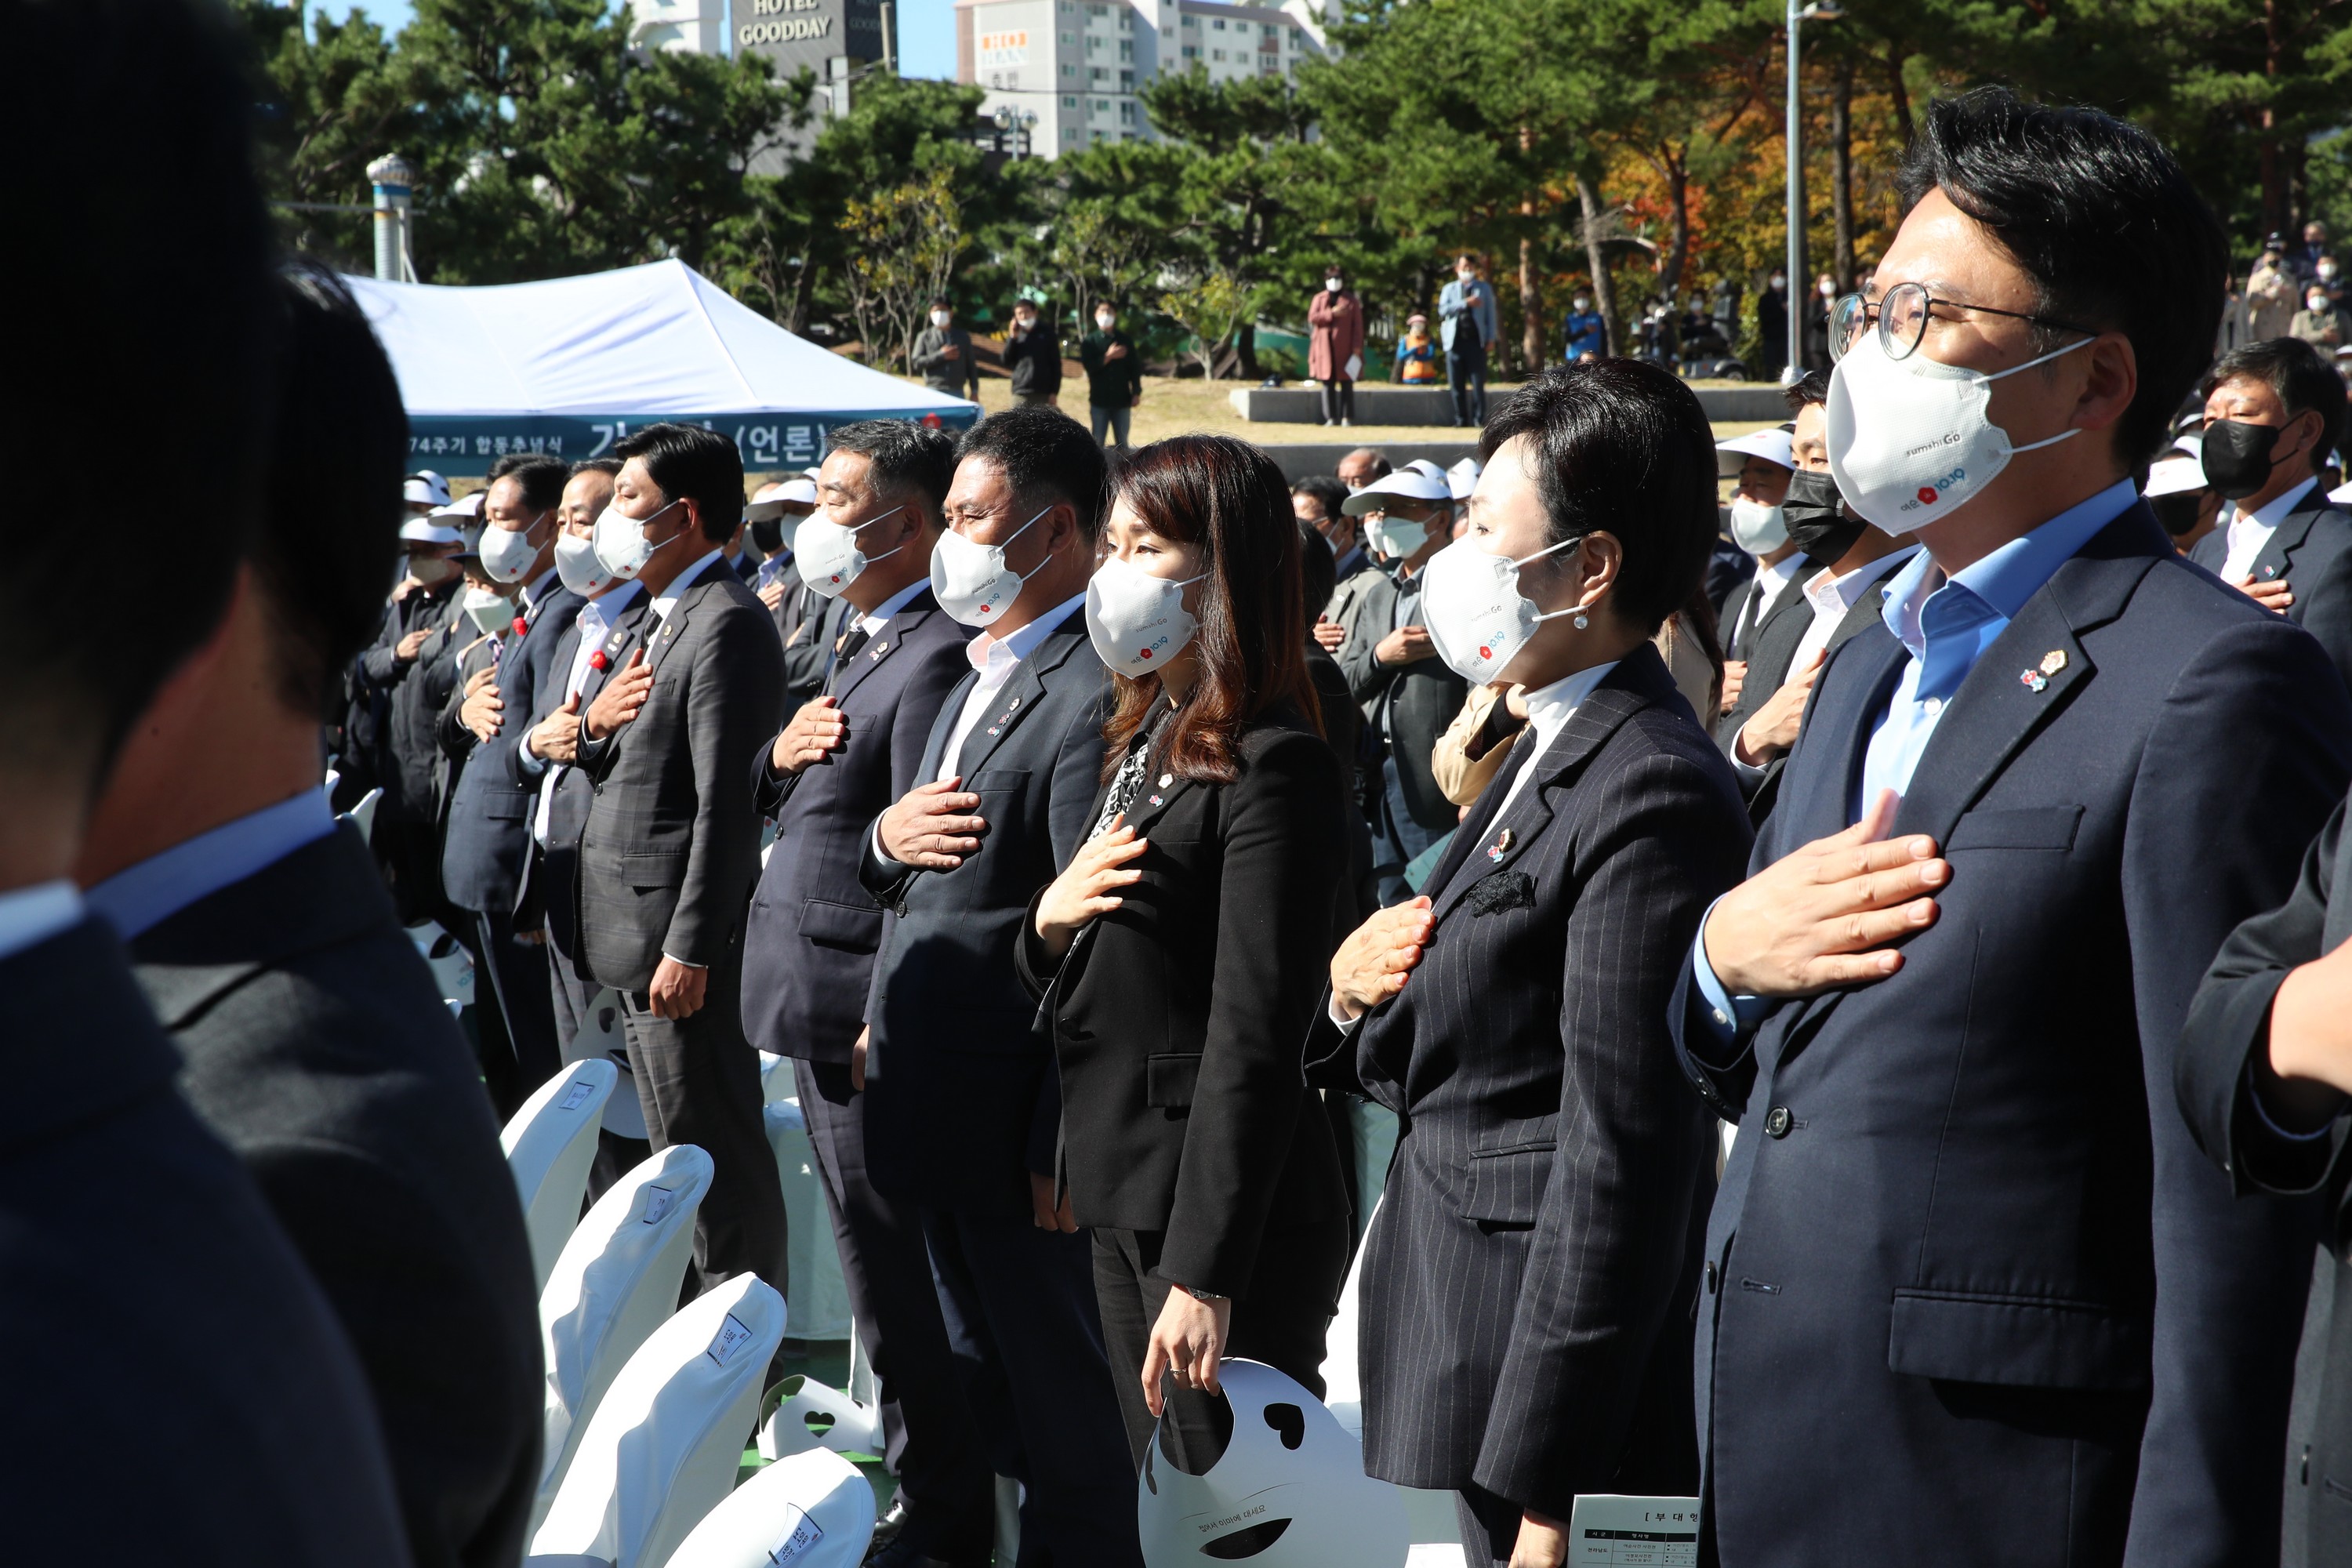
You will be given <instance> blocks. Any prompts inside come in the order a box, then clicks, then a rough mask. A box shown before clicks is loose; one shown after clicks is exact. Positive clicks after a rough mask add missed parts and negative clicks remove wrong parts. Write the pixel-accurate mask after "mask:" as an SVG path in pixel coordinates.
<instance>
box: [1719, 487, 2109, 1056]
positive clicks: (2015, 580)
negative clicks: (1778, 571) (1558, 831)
mask: <svg viewBox="0 0 2352 1568" xmlns="http://www.w3.org/2000/svg"><path fill="white" fill-rule="evenodd" d="M2137 500H2139V493H2138V491H2137V489H2134V488H2133V485H2132V482H2131V481H2130V480H2129V479H2118V480H2116V482H2115V483H2114V484H2112V485H2110V486H2108V487H2107V488H2106V489H2103V490H2101V491H2100V492H2099V493H2098V494H2097V495H2095V496H2093V497H2092V498H2091V499H2090V500H2086V501H2083V502H2081V503H2079V504H2078V505H2075V506H2071V507H2068V508H2067V509H2066V510H2064V511H2062V512H2060V513H2059V514H2058V515H2057V516H2056V517H2053V518H2052V519H2051V520H2050V521H2048V522H2045V523H2043V524H2042V526H2041V527H2039V528H2037V529H2035V530H2034V531H2032V532H2031V533H2028V534H2024V535H2022V536H2021V537H2020V538H2017V539H2012V540H2011V541H2010V542H2008V543H2007V544H2004V545H2002V546H2001V547H2000V549H1998V550H1996V551H1994V552H1992V553H1990V555H1987V556H1986V557H1985V558H1984V559H1982V560H1981V561H1978V562H1975V563H1972V564H1970V565H1968V566H1964V567H1962V568H1961V569H1960V570H1959V571H1958V572H1956V573H1954V574H1952V575H1951V576H1950V577H1948V578H1947V577H1946V576H1945V575H1944V574H1943V573H1942V571H1941V569H1939V568H1938V567H1937V565H1936V563H1935V559H1934V558H1933V557H1932V556H1930V555H1929V554H1928V553H1927V552H1926V551H1921V552H1919V553H1918V554H1917V555H1915V556H1913V557H1912V558H1911V562H1910V563H1909V564H1908V565H1906V566H1905V567H1904V568H1903V570H1902V571H1900V572H1898V573H1896V574H1895V577H1894V579H1893V580H1892V581H1891V582H1889V583H1888V584H1886V585H1885V587H1884V588H1882V589H1880V590H1879V592H1880V594H1881V595H1883V596H1884V598H1885V604H1886V609H1885V619H1886V629H1887V630H1888V631H1890V632H1893V633H1894V634H1895V638H1896V640H1897V641H1899V642H1901V643H1902V645H1903V646H1904V647H1906V649H1908V650H1909V651H1910V655H1911V657H1910V658H1908V659H1906V660H1905V661H1904V666H1903V673H1902V675H1901V676H1900V677H1898V678H1897V679H1896V680H1895V694H1894V697H1893V698H1892V699H1891V700H1889V701H1888V703H1887V709H1886V711H1885V713H1883V714H1881V715H1880V716H1879V720H1878V723H1877V725H1876V727H1875V728H1874V730H1873V731H1871V736H1870V749H1869V751H1868V752H1865V753H1864V758H1863V764H1862V783H1861V787H1860V789H1859V790H1858V791H1857V793H1856V794H1855V795H1854V798H1853V800H1852V801H1850V802H1848V803H1847V808H1846V820H1847V821H1848V822H1859V821H1861V820H1862V814H1863V810H1864V806H1865V805H1867V804H1868V803H1869V802H1871V801H1874V800H1875V799H1877V798H1878V792H1879V791H1881V790H1889V789H1891V790H1893V791H1894V792H1895V794H1896V795H1904V794H1906V793H1907V792H1908V791H1909V790H1910V788H1911V775H1912V773H1914V772H1915V771H1916V769H1917V768H1918V766H1919V759H1920V757H1921V756H1922V755H1924V754H1925V753H1926V752H1927V742H1929V741H1930V740H1931V739H1933V738H1934V736H1935V733H1936V726H1937V723H1939V722H1940V721H1942V719H1943V717H1944V710H1945V708H1946V707H1947V706H1948V705H1949V703H1950V702H1951V700H1952V698H1953V696H1954V695H1955V694H1956V693H1958V690H1959V689H1960V682H1962V681H1963V680H1966V679H1968V674H1969V670H1971V669H1974V668H1976V663H1977V660H1978V659H1979V658H1982V657H1983V656H1984V651H1985V649H1987V648H1989V647H1992V645H1993V641H1994V639H1995V638H1997V637H2000V634H2001V633H2002V632H2004V631H2006V630H2008V629H2009V623H2010V622H2011V619H2013V618H2014V617H2015V616H2016V615H2017V613H2018V611H2020V610H2021V609H2023V608H2024V607H2025V602H2026V601H2027V600H2028V599H2031V598H2032V597H2033V595H2035V594H2037V593H2039V592H2040V591H2041V590H2042V584H2045V583H2047V582H2049V581H2050V579H2051V578H2052V577H2053V575H2055V574H2056V573H2057V571H2058V568H2059V567H2061V566H2063V565H2064V564H2065V563H2067V562H2069V561H2071V560H2073V559H2074V554H2075V552H2077V551H2079V550H2081V549H2082V548H2083V546H2084V545H2085V544H2088V543H2089V542H2091V540H2092V538H2093V537H2094V536H2095V535H2096V534H2097V533H2098V532H2099V531H2100V530H2102V529H2104V528H2105V527H2106V526H2107V524H2109V523H2111V522H2113V521H2115V520H2116V518H2118V517H2120V516H2121V515H2123V512H2124V510H2125V509H2126V508H2127V507H2130V506H2131V505H2133V504H2134V503H2135V502H2137ZM1714 913H1715V910H1714V907H1713V906H1712V905H1710V906H1709V907H1708V909H1707V914H1708V915H1710V916H1711V915H1713V914H1714ZM1699 933H1700V934H1699V940H1698V942H1696V944H1694V945H1693V946H1692V948H1691V969H1692V972H1693V973H1694V974H1695V975H1696V978H1697V980H1698V989H1699V994H1701V995H1702V996H1704V997H1706V1005H1707V1008H1708V1016H1709V1020H1710V1021H1711V1022H1712V1023H1713V1024H1714V1025H1715V1026H1716V1031H1717V1034H1718V1035H1720V1036H1721V1037H1723V1038H1724V1039H1726V1040H1728V1039H1730V1038H1731V1037H1733V1035H1734V1034H1735V1032H1736V1031H1737V1030H1738V1028H1740V1027H1744V1026H1747V1025H1748V1024H1751V1023H1753V1022H1754V1021H1755V1020H1756V1019H1757V1018H1759V1017H1760V1016H1762V1015H1763V1014H1764V1012H1765V1011H1766V1010H1767V1009H1768V1008H1769V1006H1770V1005H1771V1003H1770V1000H1769V998H1766V997H1761V996H1738V997H1735V996H1732V995H1730V994H1728V993H1727V992H1726V991H1725V989H1724V985H1723V982H1722V981H1720V980H1718V979H1717V978H1716V974H1715V971H1714V970H1713V969H1712V968H1710V967H1709V966H1708V964H1707V962H1706V920H1705V919H1704V918H1702V919H1701V921H1699Z"/></svg>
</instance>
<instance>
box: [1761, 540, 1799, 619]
mask: <svg viewBox="0 0 2352 1568" xmlns="http://www.w3.org/2000/svg"><path fill="white" fill-rule="evenodd" d="M1806 560H1807V556H1806V554H1805V552H1803V551H1801V550H1792V551H1790V552H1789V553H1788V555H1787V556H1786V557H1785V558H1784V559H1782V560H1780V561H1775V562H1774V563H1772V564H1770V565H1769V566H1767V565H1764V564H1763V563H1760V562H1759V563H1758V564H1757V567H1756V586H1754V587H1753V588H1750V589H1748V598H1749V599H1750V600H1752V601H1753V602H1754V603H1755V605H1756V606H1757V608H1758V611H1759V614H1760V613H1761V612H1762V611H1764V610H1769V609H1770V608H1771V607H1772V601H1773V600H1775V599H1777V598H1779V597H1780V590H1781V589H1783V588H1785V587H1787V586H1788V585H1789V584H1790V583H1792V582H1794V581H1795V580H1796V576H1797V573H1798V571H1799V569H1800V568H1801V567H1802V566H1803V565H1804V564H1805V562H1806Z"/></svg>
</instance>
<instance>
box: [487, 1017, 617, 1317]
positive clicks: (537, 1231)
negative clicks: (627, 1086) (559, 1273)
mask: <svg viewBox="0 0 2352 1568" xmlns="http://www.w3.org/2000/svg"><path fill="white" fill-rule="evenodd" d="M620 1076H621V1075H620V1069H618V1068H615V1067H614V1066H613V1064H612V1063H610V1062H581V1063H579V1064H578V1065H577V1066H575V1067H573V1068H572V1069H571V1070H570V1071H568V1072H562V1073H559V1074H557V1075H556V1076H555V1077H553V1078H551V1079H548V1080H547V1081H546V1082H545V1083H543V1084H541V1085H540V1086H539V1087H538V1088H537V1089H533V1090H532V1091H531V1095H530V1099H529V1100H524V1101H523V1102H522V1108H521V1109H520V1110H517V1111H516V1112H515V1113H514V1120H513V1121H509V1122H508V1123H507V1125H506V1130H505V1131H502V1132H500V1133H499V1147H500V1148H502V1149H504V1150H505V1151H506V1153H507V1168H508V1169H509V1170H510V1171H512V1172H513V1173H514V1179H515V1186H516V1188H517V1189H518V1190H519V1191H520V1193H521V1194H522V1213H523V1222H524V1224H525V1226H527V1227H528V1229H529V1230H530V1263H531V1269H532V1271H533V1273H534V1274H535V1276H536V1283H537V1284H538V1286H539V1288H540V1289H542V1290H544V1289H547V1277H548V1275H549V1274H550V1273H551V1272H552V1271H553V1270H554V1268H555V1259H556V1258H557V1256H558V1255H559V1254H561V1253H562V1250H563V1243H564V1241H565V1239H566V1238H567V1237H570V1236H571V1234H572V1227H573V1226H576V1225H578V1224H579V1223H580V1197H581V1194H583V1193H585V1192H586V1191H587V1190H588V1167H589V1166H590V1165H591V1164H593V1163H594V1162H595V1159H596V1123H597V1121H598V1119H599V1118H600V1117H602V1116H603V1115H604V1101H605V1100H609V1099H610V1098H612V1093H613V1084H614V1081H615V1080H616V1079H619V1077H620Z"/></svg>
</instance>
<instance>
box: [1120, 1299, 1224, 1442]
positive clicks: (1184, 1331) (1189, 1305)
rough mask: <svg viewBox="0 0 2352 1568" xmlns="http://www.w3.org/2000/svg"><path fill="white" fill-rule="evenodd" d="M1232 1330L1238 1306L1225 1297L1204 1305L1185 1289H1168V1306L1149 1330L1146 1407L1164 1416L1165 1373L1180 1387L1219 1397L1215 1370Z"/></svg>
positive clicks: (1146, 1356)
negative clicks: (1161, 1410)
mask: <svg viewBox="0 0 2352 1568" xmlns="http://www.w3.org/2000/svg"><path fill="white" fill-rule="evenodd" d="M1233 1326H1234V1304H1233V1302H1232V1301H1230V1300H1226V1299H1225V1298H1224V1297H1223V1296H1218V1297H1214V1298H1212V1299H1211V1300H1206V1301H1203V1300H1200V1299H1199V1298H1198V1297H1196V1296H1194V1295H1193V1294H1192V1292H1191V1291H1190V1290H1187V1289H1184V1287H1182V1286H1181V1285H1171V1286H1170V1287H1169V1289H1168V1304H1167V1305H1166V1306H1164V1307H1162V1308H1160V1321H1158V1322H1156V1323H1154V1324H1152V1325H1151V1348H1150V1349H1149V1350H1147V1351H1145V1352H1143V1403H1144V1404H1145V1405H1147V1406H1149V1407H1150V1411H1151V1414H1152V1415H1159V1414H1160V1404H1161V1400H1160V1376H1161V1374H1163V1373H1165V1374H1166V1375H1167V1376H1170V1377H1172V1378H1174V1379H1175V1380H1176V1386H1177V1387H1179V1388H1197V1389H1199V1390H1200V1391H1201V1392H1202V1393H1203V1394H1216V1393H1219V1392H1221V1391H1220V1389H1219V1388H1218V1386H1217V1366H1218V1363H1220V1362H1221V1361H1223V1358H1224V1353H1225V1336H1226V1335H1227V1334H1228V1333H1230V1332H1231V1331H1233Z"/></svg>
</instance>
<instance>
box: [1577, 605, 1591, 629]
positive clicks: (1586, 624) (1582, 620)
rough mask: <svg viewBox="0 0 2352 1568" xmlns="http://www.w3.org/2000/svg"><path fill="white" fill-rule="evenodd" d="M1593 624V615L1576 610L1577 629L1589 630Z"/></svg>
mask: <svg viewBox="0 0 2352 1568" xmlns="http://www.w3.org/2000/svg"><path fill="white" fill-rule="evenodd" d="M1591 626H1592V617H1591V616H1588V615H1586V614H1585V613H1584V612H1583V611H1582V610H1579V611H1577V612H1576V629H1577V630H1578V631H1586V630H1589V629H1590V628H1591Z"/></svg>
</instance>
